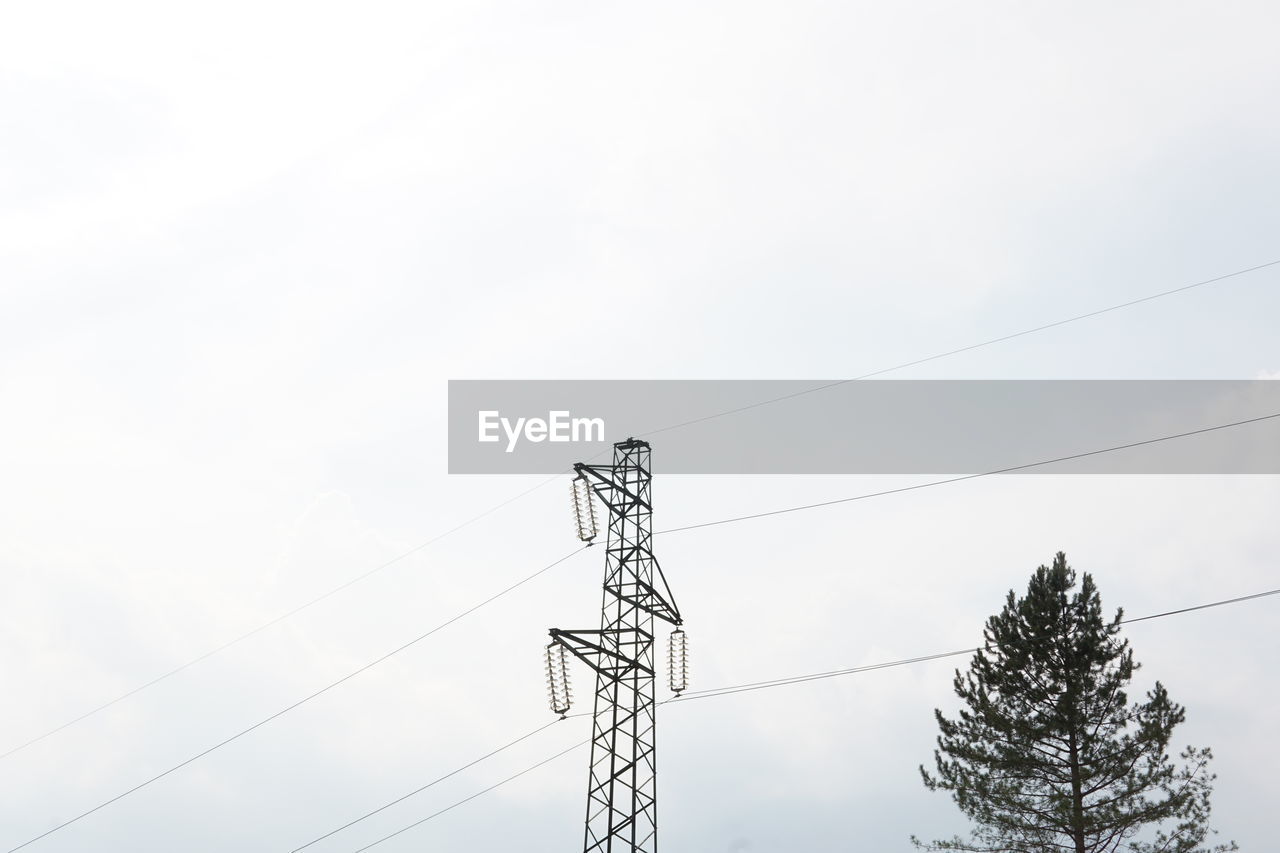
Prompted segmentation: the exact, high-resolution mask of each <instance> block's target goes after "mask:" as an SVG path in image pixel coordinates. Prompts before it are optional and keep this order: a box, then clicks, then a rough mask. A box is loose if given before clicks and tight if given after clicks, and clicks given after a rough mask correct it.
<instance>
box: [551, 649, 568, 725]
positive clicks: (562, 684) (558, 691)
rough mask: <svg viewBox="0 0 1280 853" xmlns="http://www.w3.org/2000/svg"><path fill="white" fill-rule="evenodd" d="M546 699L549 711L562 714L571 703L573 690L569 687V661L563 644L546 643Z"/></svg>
mask: <svg viewBox="0 0 1280 853" xmlns="http://www.w3.org/2000/svg"><path fill="white" fill-rule="evenodd" d="M547 699H548V701H549V702H550V704H551V713H553V714H559V715H560V716H562V717H563V716H564V715H565V714H567V713H568V712H569V706H570V705H571V704H573V691H572V690H571V689H570V688H569V661H568V657H567V655H566V652H565V648H564V646H562V645H560V644H559V643H549V644H547Z"/></svg>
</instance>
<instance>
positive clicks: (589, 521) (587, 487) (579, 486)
mask: <svg viewBox="0 0 1280 853" xmlns="http://www.w3.org/2000/svg"><path fill="white" fill-rule="evenodd" d="M569 493H570V494H571V495H572V496H573V521H574V524H575V525H576V526H577V528H578V538H579V539H581V540H582V541H583V542H590V541H591V540H592V539H595V538H596V534H597V533H599V532H600V531H599V525H598V524H597V522H596V505H595V502H594V501H593V500H592V498H591V484H590V483H588V482H587V478H586V475H584V474H579V475H578V476H576V477H574V478H573V481H572V482H571V483H570V484H569Z"/></svg>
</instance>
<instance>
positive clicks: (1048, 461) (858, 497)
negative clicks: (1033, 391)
mask: <svg viewBox="0 0 1280 853" xmlns="http://www.w3.org/2000/svg"><path fill="white" fill-rule="evenodd" d="M1272 418H1280V412H1275V413H1273V414H1270V415H1262V416H1260V417H1256V418H1248V419H1246V420H1242V421H1232V422H1231V423H1226V424H1217V425H1216V426H1210V427H1204V428H1202V429H1193V430H1188V431H1187V432H1179V433H1175V434H1173V435H1162V436H1160V437H1159V438H1148V439H1145V440H1143V441H1133V442H1130V443H1128V444H1117V445H1115V446H1113V447H1104V448H1102V449H1100V450H1088V451H1085V452H1084V453H1072V454H1070V455H1068V456H1057V457H1055V458H1053V459H1041V460H1040V461H1038V462H1027V463H1024V464H1022V465H1010V466H1009V467H1007V468H997V469H995V470H992V471H982V472H980V473H977V474H964V475H962V476H959V477H948V478H947V479H945V480H931V481H929V482H927V483H916V484H915V485H914V486H901V487H899V488H896V489H885V490H883V491H879V492H867V493H865V494H861V495H853V496H851V497H847V498H835V499H833V500H829V501H820V502H818V503H812V504H802V505H800V506H790V507H784V508H782V509H772V510H769V511H767V512H756V513H752V514H750V515H738V516H734V517H733V518H721V519H717V520H716V521H703V522H699V523H698V524H686V525H684V526H683V527H670V528H668V529H666V530H659V531H656V533H655V535H657V534H664V533H680V532H682V531H685V530H698V529H700V528H703V527H715V526H716V525H719V524H733V523H735V522H739V521H751V520H752V519H757V518H768V517H769V516H772V515H785V514H787V513H791V512H800V511H802V510H806V509H818V508H820V507H824V506H834V505H836V504H844V503H850V502H852V501H862V500H867V499H868V498H879V497H884V496H885V495H896V494H900V493H902V492H913V491H916V490H917V489H927V488H930V487H932V486H945V485H947V484H948V483H960V482H963V481H965V480H976V479H978V478H979V477H992V476H995V475H996V474H1009V473H1012V472H1014V471H1025V470H1027V469H1028V468H1039V467H1042V466H1044V465H1052V464H1054V463H1055V462H1068V461H1070V460H1072V459H1084V458H1086V457H1089V456H1099V455H1101V454H1103V453H1115V452H1116V451H1119V450H1129V449H1130V448H1134V447H1143V446H1145V445H1148V444H1159V443H1160V442H1162V441H1173V440H1174V439H1178V438H1187V437H1188V436H1193V435H1202V434H1204V433H1207V432H1215V431H1217V430H1222V429H1231V428H1232V427H1238V426H1244V425H1245V424H1255V423H1259V422H1260V421H1267V420H1271V419H1272Z"/></svg>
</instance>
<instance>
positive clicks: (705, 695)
mask: <svg viewBox="0 0 1280 853" xmlns="http://www.w3.org/2000/svg"><path fill="white" fill-rule="evenodd" d="M1270 595H1280V589H1269V590H1267V591H1265V592H1255V593H1253V594H1252V595H1242V596H1239V597H1237V598H1226V599H1223V600H1222V601H1211V602H1209V603H1208V604H1197V605H1195V606H1194V607H1183V608H1181V609H1180V610H1166V611H1165V612H1163V613H1152V614H1151V615H1149V616H1138V617H1136V618H1133V619H1122V620H1121V621H1120V624H1121V625H1132V624H1133V623H1135V622H1146V621H1148V620H1150V619H1160V618H1162V617H1164V616H1177V615H1179V614H1182V613H1191V612H1192V611H1196V610H1207V609H1209V608H1210V607H1222V606H1223V605H1226V604H1239V603H1240V602H1243V601H1252V600H1254V599H1257V598H1266V597H1267V596H1270ZM996 645H997V647H998V646H999V644H996ZM979 651H982V648H981V647H979V648H972V649H956V650H955V651H951V652H940V653H938V654H934V655H924V656H923V657H917V658H905V659H903V660H896V661H887V662H884V663H873V664H867V665H865V666H852V667H848V668H845V669H833V670H830V671H828V672H814V673H810V674H808V675H793V676H790V677H787V678H775V679H772V680H770V681H756V682H752V683H750V684H734V685H730V686H728V687H713V688H708V689H707V690H693V691H690V692H689V693H686V694H685V695H684V696H677V697H673V698H671V699H668V700H667V701H668V702H691V701H693V700H694V699H710V698H712V697H714V696H727V695H730V694H732V693H746V692H749V691H752V690H765V689H768V688H770V687H785V686H786V685H789V684H802V683H804V682H807V681H819V680H821V679H824V678H836V677H838V676H841V675H852V674H854V673H858V672H870V671H872V670H877V669H890V668H892V667H897V666H907V665H909V664H914V663H924V662H926V661H931V660H939V659H941V658H950V657H956V656H958V655H970V654H973V653H975V652H979Z"/></svg>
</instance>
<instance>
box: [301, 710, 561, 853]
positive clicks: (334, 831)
mask: <svg viewBox="0 0 1280 853" xmlns="http://www.w3.org/2000/svg"><path fill="white" fill-rule="evenodd" d="M573 716H575V717H576V716H581V715H579V714H574V715H573ZM560 719H563V718H560ZM560 719H555V720H552V721H551V722H549V723H547V724H546V725H542V726H538V727H537V728H536V729H534V730H532V731H530V732H527V733H525V734H522V735H520V737H518V738H516V739H515V740H512V741H507V742H506V743H504V744H503V745H502V746H500V747H498V748H497V749H494V750H491V751H489V752H486V753H485V754H484V755H482V756H480V757H479V758H477V759H475V760H474V761H469V762H467V763H466V764H464V765H462V766H461V767H459V768H457V769H455V770H450V771H449V772H448V773H446V774H444V775H443V776H437V777H436V778H435V779H432V780H431V781H430V782H428V783H427V784H425V785H422V786H420V787H418V788H414V789H413V790H412V791H410V792H409V793H407V794H404V795H402V796H400V797H397V798H396V799H394V800H392V801H391V802H389V803H387V804H385V805H381V806H378V807H377V808H376V809H374V810H373V811H371V812H365V813H364V814H362V815H360V817H358V818H356V819H354V820H350V821H347V822H346V823H344V824H343V825H342V826H339V827H338V828H336V829H331V830H329V831H328V832H326V833H325V834H324V835H319V836H316V837H315V838H313V839H311V840H310V841H308V842H307V843H306V844H303V845H302V846H301V847H295V848H293V849H292V850H290V851H289V853H298V851H300V850H306V849H307V848H308V847H310V846H311V845H313V844H318V843H319V842H321V841H324V840H325V839H326V838H329V837H330V836H333V835H337V834H338V833H339V832H342V830H344V829H349V828H351V827H353V826H355V825H356V824H357V823H360V821H362V820H367V819H369V818H371V817H373V816H374V815H376V814H378V813H379V812H383V811H386V810H387V809H389V808H391V807H392V806H394V805H397V804H398V803H403V802H404V801H405V800H407V799H409V798H410V797H413V796H416V795H417V794H421V793H422V792H423V791H425V790H427V789H428V788H431V787H434V786H435V785H438V784H440V783H441V782H443V781H444V780H445V779H448V778H450V777H451V776H456V775H458V774H459V773H461V772H462V771H463V770H467V769H468V768H471V767H475V766H476V765H477V764H479V763H480V762H481V761H484V760H486V759H489V758H492V757H493V756H495V755H497V754H498V753H500V752H505V751H506V750H508V749H510V748H511V747H513V746H515V745H516V744H518V743H520V742H521V741H525V740H528V739H529V738H531V737H533V736H534V735H536V734H538V733H539V732H541V731H543V730H544V729H549V728H551V727H552V726H554V725H555V724H556V723H558V722H560Z"/></svg>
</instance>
